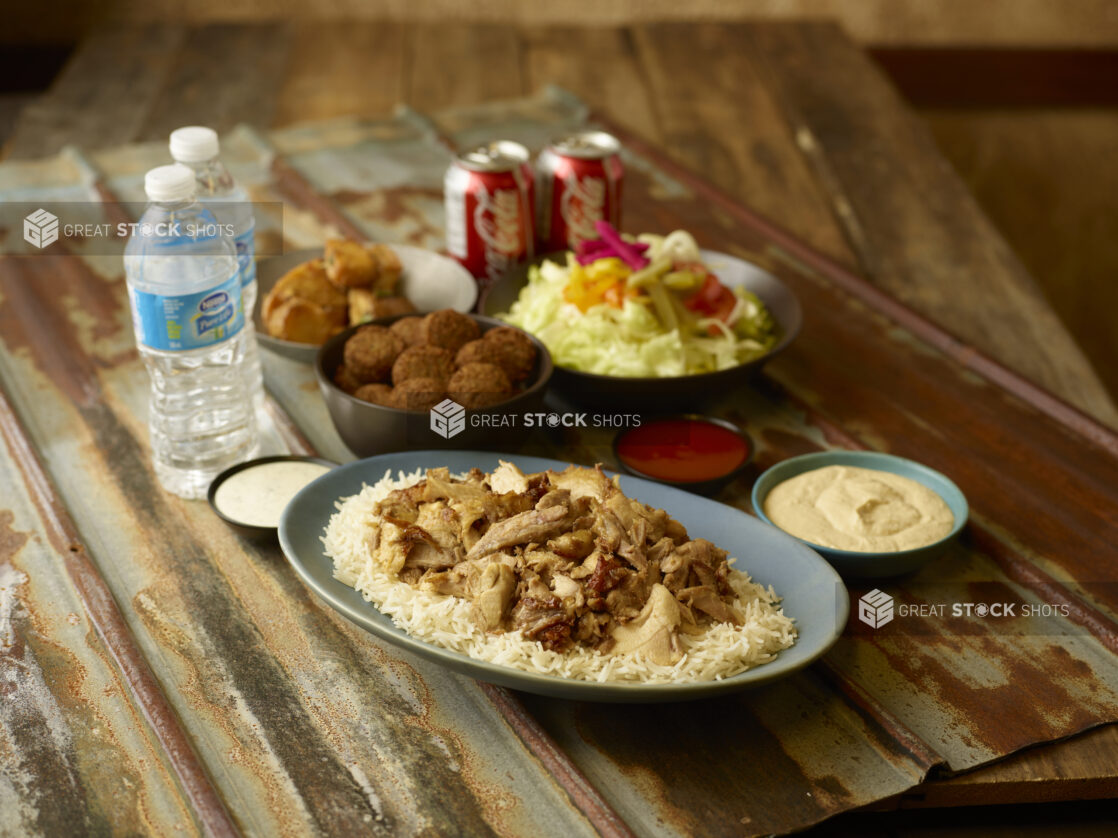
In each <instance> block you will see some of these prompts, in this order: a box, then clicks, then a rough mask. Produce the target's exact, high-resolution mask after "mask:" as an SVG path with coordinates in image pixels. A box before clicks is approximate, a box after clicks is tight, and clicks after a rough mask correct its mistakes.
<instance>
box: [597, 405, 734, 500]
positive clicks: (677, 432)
mask: <svg viewBox="0 0 1118 838" xmlns="http://www.w3.org/2000/svg"><path fill="white" fill-rule="evenodd" d="M613 455H614V457H615V458H616V459H617V462H618V463H619V464H620V465H621V467H622V468H623V469H624V470H625V471H627V472H629V473H630V474H635V475H636V476H637V477H644V478H646V479H648V480H655V481H657V482H658V483H666V484H668V485H670V486H677V487H679V488H680V489H686V490H687V491H689V492H695V493H697V494H700V495H712V494H714V493H715V492H717V491H718V490H719V489H721V488H722V487H723V486H725V485H726V484H728V483H729V482H730V481H731V480H733V479H734V478H735V477H737V476H738V475H739V474H741V472H742V471H744V470H745V467H746V466H748V465H749V462H750V460H752V459H753V441H752V440H751V439H750V438H749V435H748V434H747V433H746V432H745V431H743V430H742V429H741V428H739V427H738V426H737V425H735V424H734V423H733V422H728V421H726V420H725V419H719V418H718V417H716V416H700V415H698V414H693V413H685V414H680V415H675V416H657V417H654V418H652V419H649V420H647V421H645V422H642V423H641V424H640V425H639V426H637V427H634V428H628V429H627V430H624V431H622V432H621V433H619V434H618V435H617V436H616V437H614V440H613Z"/></svg>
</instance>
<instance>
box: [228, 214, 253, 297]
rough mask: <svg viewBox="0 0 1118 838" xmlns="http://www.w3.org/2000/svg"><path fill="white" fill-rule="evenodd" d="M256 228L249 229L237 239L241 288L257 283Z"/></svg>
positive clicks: (235, 241) (234, 240) (234, 242)
mask: <svg viewBox="0 0 1118 838" xmlns="http://www.w3.org/2000/svg"><path fill="white" fill-rule="evenodd" d="M254 230H255V228H254V227H249V228H248V229H247V230H245V231H244V232H243V233H241V234H240V235H239V236H237V237H236V238H235V239H233V244H235V245H236V246H237V264H238V265H239V266H240V269H241V287H242V288H244V287H245V286H246V285H251V284H252V283H253V282H256V258H255V257H256V243H255V242H254V241H253V232H254Z"/></svg>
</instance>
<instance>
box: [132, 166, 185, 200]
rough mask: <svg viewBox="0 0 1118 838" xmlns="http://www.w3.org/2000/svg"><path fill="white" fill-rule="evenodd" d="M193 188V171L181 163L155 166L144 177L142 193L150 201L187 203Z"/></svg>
mask: <svg viewBox="0 0 1118 838" xmlns="http://www.w3.org/2000/svg"><path fill="white" fill-rule="evenodd" d="M194 186H195V184H194V170H193V169H191V168H190V167H189V166H184V165H182V163H174V164H172V165H170V166H157V167H156V168H154V169H152V170H151V171H150V172H148V173H147V174H146V175H145V176H144V191H145V192H147V193H148V200H151V201H165V202H172V201H189V200H190V199H191V198H193V197H194Z"/></svg>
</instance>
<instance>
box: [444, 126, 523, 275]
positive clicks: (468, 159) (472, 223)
mask: <svg viewBox="0 0 1118 838" xmlns="http://www.w3.org/2000/svg"><path fill="white" fill-rule="evenodd" d="M532 175H533V170H532V165H531V163H530V161H529V155H528V149H526V148H525V147H524V146H522V145H521V144H520V143H514V142H512V141H510V140H499V141H497V142H493V143H487V144H486V145H483V146H478V147H477V148H474V149H471V150H470V151H467V152H465V153H464V154H461V155H459V156H458V158H457V159H455V161H454V162H453V163H451V164H450V168H448V169H447V170H446V178H445V180H444V191H445V198H446V245H447V251H448V252H449V253H450V255H451V256H453V257H454V258H455V259H457V260H458V261H459V262H460V263H461V264H462V265H463V266H464V267H465V268H466V270H468V271H469V272H470V273H471V274H473V276H474V278H475V279H477V282H478V285H479V286H480V287H481V288H485V287H487V286H489V285H491V284H492V283H494V282H495V281H496V280H497V279H498V278H499V277H500V276H501V275H502V274H504V273H505V271H507V270H508V269H509V268H510V267H511V266H512V265H515V264H516V263H518V262H522V261H525V260H528V259H531V258H532V257H533V256H534V255H535V217H534V203H535V184H534V183H533V177H532Z"/></svg>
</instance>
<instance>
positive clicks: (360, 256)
mask: <svg viewBox="0 0 1118 838" xmlns="http://www.w3.org/2000/svg"><path fill="white" fill-rule="evenodd" d="M325 261H326V276H327V277H329V279H330V281H331V282H332V283H334V285H335V286H337V287H338V288H341V289H346V288H368V287H369V286H371V285H372V284H373V283H374V282H376V279H377V273H378V270H379V268H378V263H377V260H376V257H374V256H373V254H372V253H370V252H369V250H368V249H367V248H366V247H365V245H363V244H361V243H360V242H354V241H349V240H348V239H330V240H329V241H328V242H326V258H325Z"/></svg>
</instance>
